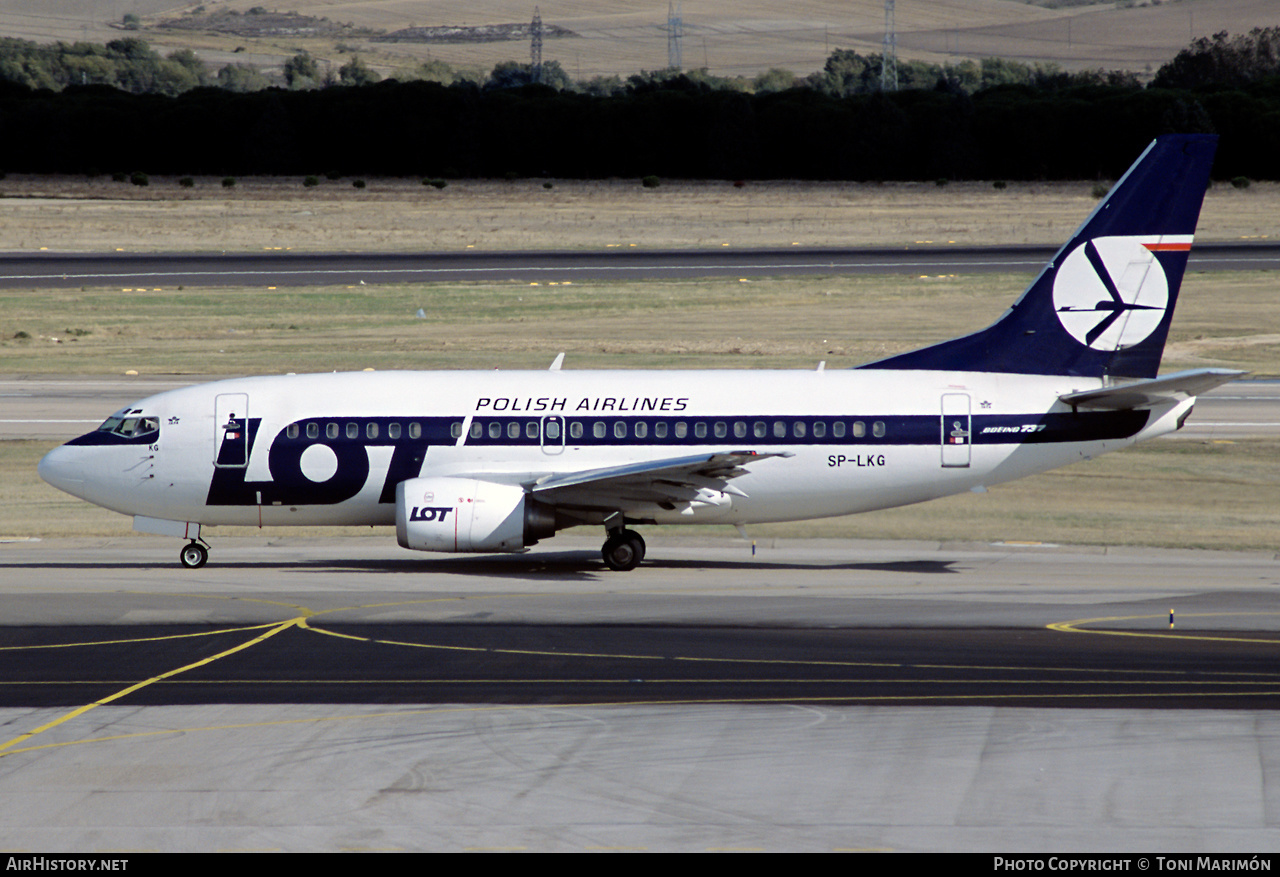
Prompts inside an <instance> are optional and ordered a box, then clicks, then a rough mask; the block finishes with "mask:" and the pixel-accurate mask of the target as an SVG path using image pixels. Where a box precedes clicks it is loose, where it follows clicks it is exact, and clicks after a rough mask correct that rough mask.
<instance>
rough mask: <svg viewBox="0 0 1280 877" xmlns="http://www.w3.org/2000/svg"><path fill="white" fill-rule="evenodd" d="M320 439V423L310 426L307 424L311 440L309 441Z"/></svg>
mask: <svg viewBox="0 0 1280 877" xmlns="http://www.w3.org/2000/svg"><path fill="white" fill-rule="evenodd" d="M319 437H320V424H318V423H308V424H307V438H309V439H313V438H319Z"/></svg>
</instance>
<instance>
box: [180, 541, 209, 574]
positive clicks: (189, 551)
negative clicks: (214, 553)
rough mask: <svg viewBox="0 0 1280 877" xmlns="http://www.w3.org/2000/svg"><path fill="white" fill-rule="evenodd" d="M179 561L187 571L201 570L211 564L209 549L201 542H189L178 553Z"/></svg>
mask: <svg viewBox="0 0 1280 877" xmlns="http://www.w3.org/2000/svg"><path fill="white" fill-rule="evenodd" d="M178 561H179V562H180V563H181V564H182V565H183V566H185V567H186V568H187V569H199V568H200V567H202V566H204V565H205V564H206V563H208V562H209V549H208V548H205V547H204V546H203V545H201V544H200V543H199V542H188V543H187V544H186V545H184V546H182V551H180V552H178Z"/></svg>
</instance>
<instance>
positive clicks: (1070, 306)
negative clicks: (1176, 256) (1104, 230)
mask: <svg viewBox="0 0 1280 877" xmlns="http://www.w3.org/2000/svg"><path fill="white" fill-rule="evenodd" d="M1173 248H1174V247H1165V246H1162V245H1160V244H1159V243H1155V244H1150V243H1148V242H1147V241H1146V240H1144V239H1143V238H1138V237H1100V238H1094V239H1093V240H1090V241H1085V242H1084V243H1083V244H1081V245H1080V246H1078V247H1076V248H1075V249H1074V250H1072V251H1071V252H1070V253H1069V254H1068V255H1067V257H1066V258H1065V259H1063V260H1062V264H1061V266H1060V267H1059V268H1058V272H1057V276H1056V277H1055V278H1054V281H1053V309H1054V310H1055V311H1056V312H1057V314H1058V321H1059V322H1061V323H1062V327H1063V328H1064V329H1066V330H1067V331H1068V332H1069V333H1071V337H1073V338H1075V339H1076V340H1077V341H1079V342H1080V343H1081V344H1084V345H1086V346H1088V347H1091V348H1093V349H1094V350H1120V349H1122V348H1125V347H1132V346H1133V345H1135V344H1137V343H1139V342H1141V341H1142V340H1143V339H1144V338H1146V337H1147V336H1148V335H1150V334H1151V333H1152V332H1154V331H1155V330H1156V327H1157V326H1159V325H1160V321H1161V320H1162V319H1163V318H1164V312H1165V309H1166V308H1167V307H1168V305H1169V281H1168V279H1167V278H1166V277H1165V273H1164V268H1162V267H1161V266H1160V263H1159V262H1158V261H1157V260H1156V257H1155V254H1154V253H1153V252H1152V250H1153V249H1173ZM1176 248H1177V249H1182V248H1183V247H1181V246H1177V247H1176Z"/></svg>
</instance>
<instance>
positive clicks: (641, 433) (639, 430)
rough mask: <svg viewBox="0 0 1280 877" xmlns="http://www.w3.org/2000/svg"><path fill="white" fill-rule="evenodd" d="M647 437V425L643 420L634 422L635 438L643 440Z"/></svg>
mask: <svg viewBox="0 0 1280 877" xmlns="http://www.w3.org/2000/svg"><path fill="white" fill-rule="evenodd" d="M648 435H649V424H647V423H645V422H644V421H643V420H637V421H636V438H645V437H646V436H648Z"/></svg>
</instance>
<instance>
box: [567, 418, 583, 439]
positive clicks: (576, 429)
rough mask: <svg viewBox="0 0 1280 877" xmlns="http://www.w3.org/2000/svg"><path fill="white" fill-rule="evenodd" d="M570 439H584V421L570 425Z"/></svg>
mask: <svg viewBox="0 0 1280 877" xmlns="http://www.w3.org/2000/svg"><path fill="white" fill-rule="evenodd" d="M569 438H573V439H580V438H582V421H581V420H575V421H574V422H573V423H571V424H569Z"/></svg>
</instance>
